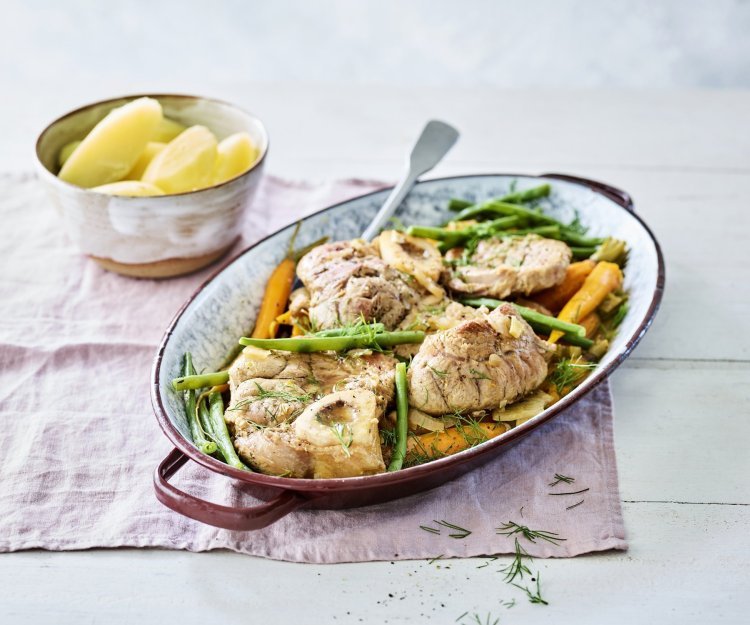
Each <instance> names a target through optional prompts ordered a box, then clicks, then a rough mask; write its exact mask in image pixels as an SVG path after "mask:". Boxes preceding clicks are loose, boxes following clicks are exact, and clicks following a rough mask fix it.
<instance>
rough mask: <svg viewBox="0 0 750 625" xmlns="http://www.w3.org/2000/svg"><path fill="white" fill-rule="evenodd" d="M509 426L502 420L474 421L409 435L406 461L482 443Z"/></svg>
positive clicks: (453, 452)
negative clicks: (436, 430) (474, 422)
mask: <svg viewBox="0 0 750 625" xmlns="http://www.w3.org/2000/svg"><path fill="white" fill-rule="evenodd" d="M509 429H510V426H509V425H508V424H507V423H503V422H487V423H484V422H483V423H476V424H472V425H458V426H454V427H449V428H446V429H445V430H443V431H442V432H430V433H429V434H420V435H419V436H414V435H412V436H409V439H408V441H407V444H406V457H407V461H408V460H409V459H410V456H411V459H414V458H415V457H425V456H426V457H427V458H429V459H431V460H432V459H434V458H442V457H443V456H449V455H451V454H456V453H458V452H459V451H463V450H464V449H468V448H469V447H473V446H474V445H478V444H479V443H483V442H484V441H486V440H489V439H491V438H495V437H496V436H500V434H502V433H504V432H507V431H508V430H509Z"/></svg>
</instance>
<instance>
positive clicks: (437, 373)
mask: <svg viewBox="0 0 750 625" xmlns="http://www.w3.org/2000/svg"><path fill="white" fill-rule="evenodd" d="M427 367H428V368H429V369H430V371H432V372H433V373H434V374H435V375H436V376H438V377H439V378H444V377H445V376H447V375H448V372H447V371H440V370H439V369H435V367H433V366H432V365H427Z"/></svg>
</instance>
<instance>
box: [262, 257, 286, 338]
mask: <svg viewBox="0 0 750 625" xmlns="http://www.w3.org/2000/svg"><path fill="white" fill-rule="evenodd" d="M296 267H297V263H295V262H294V259H293V258H285V259H284V260H282V261H281V263H280V264H279V266H278V267H276V269H274V270H273V273H272V274H271V277H270V278H269V280H268V284H267V286H266V292H265V293H264V294H263V302H262V303H261V305H260V310H259V311H258V318H257V319H256V321H255V329H254V330H253V335H252V336H253V338H254V339H268V338H272V337H271V335H270V329H271V324H272V323H274V322H275V321H276V317H278V316H279V315H280V314H282V313H283V312H284V310H286V305H287V303H288V302H289V295H290V294H291V293H292V285H293V284H294V273H295V270H296Z"/></svg>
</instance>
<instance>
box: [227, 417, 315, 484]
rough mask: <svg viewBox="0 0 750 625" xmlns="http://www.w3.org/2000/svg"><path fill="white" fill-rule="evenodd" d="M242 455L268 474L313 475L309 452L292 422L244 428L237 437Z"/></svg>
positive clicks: (256, 468) (255, 467) (237, 446)
mask: <svg viewBox="0 0 750 625" xmlns="http://www.w3.org/2000/svg"><path fill="white" fill-rule="evenodd" d="M234 446H235V448H236V449H237V453H238V454H239V456H240V458H242V459H243V460H244V461H245V462H247V463H248V464H249V465H250V466H251V467H253V468H254V469H255V470H257V471H260V472H261V473H267V474H268V475H284V476H287V477H312V476H311V474H310V473H311V472H310V453H309V450H308V448H307V445H305V444H304V443H302V442H301V441H300V440H299V439H298V438H297V436H296V435H295V433H294V430H293V429H292V427H291V426H290V425H289V424H284V425H282V426H280V427H275V428H262V429H256V430H251V431H248V432H245V433H244V434H242V435H241V436H238V437H237V438H235V439H234Z"/></svg>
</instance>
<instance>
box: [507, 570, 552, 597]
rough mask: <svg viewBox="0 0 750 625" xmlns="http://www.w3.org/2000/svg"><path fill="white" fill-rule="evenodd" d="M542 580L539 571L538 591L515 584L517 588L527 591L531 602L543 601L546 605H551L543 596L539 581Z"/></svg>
mask: <svg viewBox="0 0 750 625" xmlns="http://www.w3.org/2000/svg"><path fill="white" fill-rule="evenodd" d="M540 581H541V580H540V577H539V572H538V571H537V574H536V592H532V591H531V590H529V588H528V587H527V586H519V585H518V584H513V586H515V587H516V588H520V589H521V590H523V591H524V592H525V593H526V596H528V598H529V602H530V603H541V604H544V605H549V603H548V602H547V601H545V599H543V598H542V591H541V589H540V587H539V582H540Z"/></svg>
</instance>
